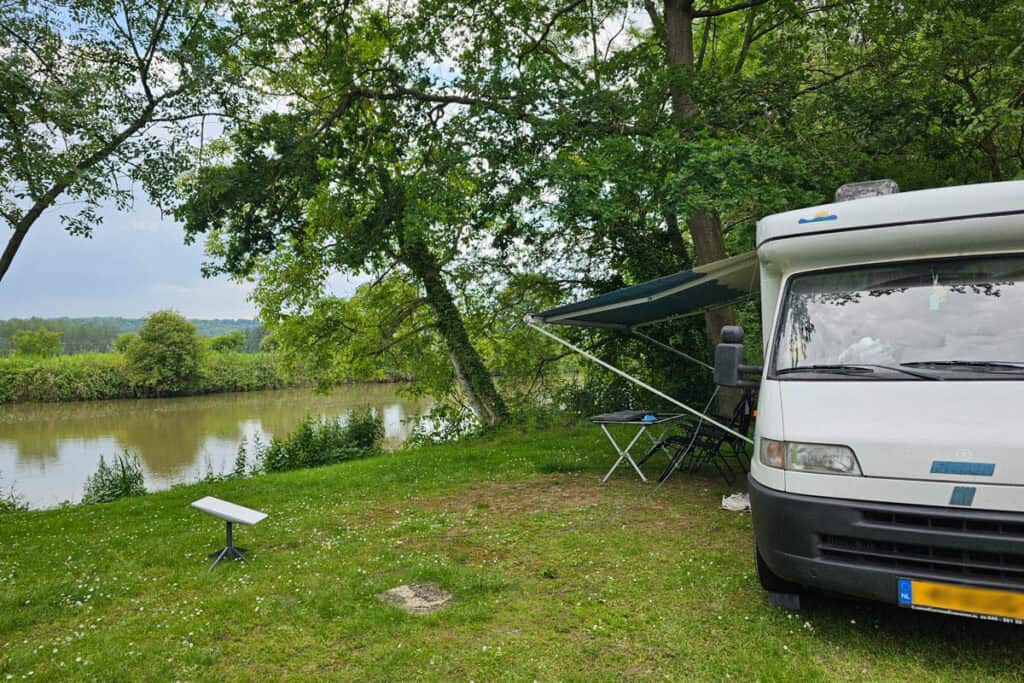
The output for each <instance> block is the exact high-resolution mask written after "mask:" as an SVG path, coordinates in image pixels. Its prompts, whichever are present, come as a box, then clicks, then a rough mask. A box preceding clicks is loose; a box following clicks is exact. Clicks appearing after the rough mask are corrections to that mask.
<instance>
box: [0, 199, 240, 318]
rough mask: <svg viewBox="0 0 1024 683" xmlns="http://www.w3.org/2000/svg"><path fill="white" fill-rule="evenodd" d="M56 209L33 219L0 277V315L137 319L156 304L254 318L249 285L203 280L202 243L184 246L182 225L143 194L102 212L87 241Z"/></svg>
mask: <svg viewBox="0 0 1024 683" xmlns="http://www.w3.org/2000/svg"><path fill="white" fill-rule="evenodd" d="M65 201H66V200H65ZM61 208H62V207H61V206H60V205H58V206H55V207H53V208H51V209H50V210H49V211H47V212H46V213H44V214H43V216H42V217H41V218H40V220H39V221H37V222H36V224H35V225H34V226H33V227H32V229H31V230H30V231H29V233H28V236H27V237H26V238H25V241H24V242H23V243H22V245H21V249H20V251H19V252H18V255H17V256H16V257H15V259H14V263H13V264H12V265H11V269H10V270H9V271H8V273H7V275H6V276H5V277H4V279H3V281H2V282H0V319H4V318H27V317H31V316H40V317H43V318H53V317H60V316H70V317H85V316H107V315H109V316H123V317H126V318H136V317H142V316H145V315H146V314H148V313H150V312H152V311H155V310H158V309H162V308H173V309H175V310H177V311H179V312H180V313H182V314H183V315H185V316H187V317H189V318H253V317H255V314H256V312H255V309H254V308H253V306H252V304H250V303H249V302H248V301H246V297H247V295H248V293H249V287H248V286H242V285H238V284H235V283H233V282H231V281H230V280H228V279H227V278H215V279H203V276H202V275H201V273H200V272H199V266H200V264H201V263H202V261H203V248H202V245H201V244H193V245H191V246H187V247H186V246H185V244H184V240H183V235H184V233H183V231H182V229H181V226H179V225H177V224H176V223H174V222H173V221H172V220H171V219H170V218H169V217H165V218H161V216H160V212H159V211H157V210H156V208H154V207H153V206H152V205H150V204H149V203H148V202H146V201H145V200H144V199H142V200H139V199H137V200H136V204H135V208H134V209H133V210H131V211H126V212H118V211H116V210H114V209H113V208H110V209H106V210H104V211H102V212H101V213H102V215H103V218H104V220H103V224H102V225H99V226H97V227H96V228H95V230H94V232H93V237H92V239H85V238H82V237H72V236H70V235H69V234H68V233H67V232H65V231H64V229H63V227H62V226H61V224H60V220H59V212H60V210H61ZM5 232H6V231H5ZM6 239H7V235H4V241H5V242H6Z"/></svg>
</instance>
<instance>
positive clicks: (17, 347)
mask: <svg viewBox="0 0 1024 683" xmlns="http://www.w3.org/2000/svg"><path fill="white" fill-rule="evenodd" d="M62 337H63V335H62V334H61V333H60V332H51V331H50V330H48V329H46V328H45V327H40V328H38V329H35V330H19V331H17V332H15V333H14V337H12V341H13V342H14V352H15V353H20V354H24V355H26V356H39V357H41V358H50V357H52V356H56V355H57V354H58V353H60V350H61V347H62V346H63V342H62V341H61V338H62Z"/></svg>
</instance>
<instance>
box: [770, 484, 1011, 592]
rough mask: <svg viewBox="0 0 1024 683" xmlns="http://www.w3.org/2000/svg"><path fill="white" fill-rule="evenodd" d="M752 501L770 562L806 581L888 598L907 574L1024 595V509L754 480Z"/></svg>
mask: <svg viewBox="0 0 1024 683" xmlns="http://www.w3.org/2000/svg"><path fill="white" fill-rule="evenodd" d="M823 476H827V475H823ZM750 504H751V509H752V511H753V522H754V534H755V536H756V538H757V545H758V549H759V551H760V552H761V556H762V557H763V558H764V561H765V563H766V564H767V565H768V567H769V568H770V569H771V570H772V571H773V572H774V573H775V574H777V575H778V576H780V577H782V578H784V579H787V580H789V581H792V582H795V583H799V584H801V585H806V586H815V587H818V588H823V589H827V590H833V591H837V592H840V593H847V594H850V595H856V596H860V597H864V598H870V599H873V600H881V601H885V602H896V601H897V582H898V580H899V579H900V578H918V579H929V580H933V581H940V582H947V583H957V584H968V585H972V586H980V587H988V588H1001V589H1004V590H1013V591H1022V592H1024V513H999V512H985V511H975V510H957V509H950V508H936V507H925V506H918V505H890V504H881V503H870V502H865V501H857V500H843V499H836V498H819V497H815V496H803V495H794V494H789V493H784V492H781V491H776V490H774V489H769V488H766V487H764V486H762V485H761V484H759V483H758V482H756V481H754V479H752V478H751V479H750Z"/></svg>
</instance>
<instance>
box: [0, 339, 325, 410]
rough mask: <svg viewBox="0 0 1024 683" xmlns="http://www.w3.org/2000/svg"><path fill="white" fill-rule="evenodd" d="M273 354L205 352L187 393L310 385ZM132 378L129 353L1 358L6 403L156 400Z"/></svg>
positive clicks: (0, 391) (1, 394) (0, 388)
mask: <svg viewBox="0 0 1024 683" xmlns="http://www.w3.org/2000/svg"><path fill="white" fill-rule="evenodd" d="M307 383H308V382H307V380H306V378H305V377H301V376H298V375H295V374H293V373H289V372H288V371H286V370H285V368H284V367H283V365H282V364H281V363H280V362H279V361H278V359H277V358H276V356H274V355H273V354H270V353H238V352H231V351H227V352H219V353H212V352H210V353H205V354H203V356H202V364H201V366H200V371H199V375H198V378H197V380H196V382H195V384H194V386H193V387H191V388H190V390H189V391H188V392H187V395H201V394H217V393H225V392H232V391H256V390H260V389H280V388H283V387H293V386H301V385H303V384H307ZM157 396H158V394H156V393H153V392H152V391H150V390H148V389H147V388H146V387H144V386H142V385H140V384H138V383H136V382H135V381H133V380H132V378H131V376H130V373H129V372H128V365H127V361H126V359H125V356H124V354H121V353H81V354H74V355H67V356H56V357H53V358H21V357H6V358H0V403H22V402H63V401H95V400H107V399H124V398H156V397H157Z"/></svg>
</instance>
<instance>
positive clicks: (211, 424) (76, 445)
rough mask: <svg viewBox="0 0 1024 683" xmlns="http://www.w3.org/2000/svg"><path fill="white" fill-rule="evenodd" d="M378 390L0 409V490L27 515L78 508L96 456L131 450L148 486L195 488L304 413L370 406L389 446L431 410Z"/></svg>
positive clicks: (332, 414) (390, 389)
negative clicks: (24, 506) (15, 498)
mask: <svg viewBox="0 0 1024 683" xmlns="http://www.w3.org/2000/svg"><path fill="white" fill-rule="evenodd" d="M395 389H396V387H395V386H392V385H386V384H383V385H382V384H373V385H356V386H346V387H338V388H337V389H335V390H334V392H332V393H331V394H330V395H327V396H321V395H317V394H314V393H313V392H312V391H311V390H308V389H285V390H280V391H256V392H250V393H240V394H215V395H210V396H191V397H183V398H169V399H146V400H137V401H90V402H85V403H22V404H16V405H0V486H2V488H3V489H5V490H6V489H7V488H9V487H10V486H12V485H13V486H14V488H15V490H16V491H17V492H18V493H19V494H20V495H21V496H22V497H23V498H24V499H25V500H26V502H28V504H29V505H30V506H31V507H34V508H39V507H49V506H53V505H56V504H58V503H60V502H61V501H65V500H69V501H77V500H79V498H81V495H82V485H83V484H84V483H85V479H86V477H88V476H89V475H90V474H92V473H93V472H94V471H95V470H96V464H97V463H98V462H99V458H100V455H104V456H107V459H108V460H109V458H110V456H112V455H115V454H118V453H121V452H122V451H123V450H124V449H126V448H127V449H129V450H131V451H132V452H133V453H137V454H138V456H139V457H140V458H141V460H142V464H143V467H144V468H145V472H146V488H147V489H149V490H155V489H162V488H168V487H169V486H171V485H172V484H175V483H178V482H187V481H194V480H196V479H198V478H199V477H201V476H202V475H203V474H205V473H206V472H208V471H210V470H211V469H212V470H213V471H215V472H224V471H227V470H230V469H231V466H232V464H233V463H234V459H235V454H236V452H237V451H238V445H239V443H240V442H241V440H242V439H243V438H245V439H246V440H247V441H248V442H249V443H250V444H251V443H252V442H253V439H254V437H256V436H257V435H259V437H260V438H261V439H262V440H263V442H264V443H267V442H268V441H269V440H270V438H271V437H272V436H274V435H279V436H283V435H285V434H287V433H288V432H290V431H292V430H293V429H294V428H295V426H296V425H297V424H298V423H299V422H300V421H301V420H302V418H303V417H305V416H306V415H313V416H317V417H327V418H336V417H341V416H344V415H346V414H348V413H349V412H350V411H351V410H353V409H355V408H360V407H365V406H369V407H371V408H373V409H374V411H375V412H376V413H377V414H379V415H381V416H382V417H383V419H384V429H385V433H386V438H387V442H388V445H389V446H391V447H394V446H396V445H398V444H399V443H401V441H402V440H403V439H405V438H406V437H408V436H409V434H410V433H411V432H412V429H413V424H412V420H411V418H414V417H416V416H417V415H419V414H420V413H421V412H422V411H423V410H425V409H427V408H429V405H427V403H426V402H416V401H410V400H408V399H405V398H400V397H398V396H397V395H396V393H395Z"/></svg>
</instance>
